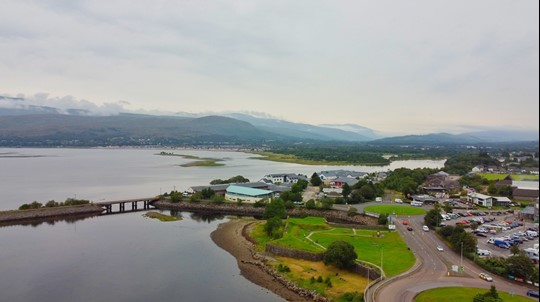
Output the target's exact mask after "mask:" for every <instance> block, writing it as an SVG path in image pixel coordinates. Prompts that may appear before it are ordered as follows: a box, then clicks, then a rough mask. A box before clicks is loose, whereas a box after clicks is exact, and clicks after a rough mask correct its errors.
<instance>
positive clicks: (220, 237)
mask: <svg viewBox="0 0 540 302" xmlns="http://www.w3.org/2000/svg"><path fill="white" fill-rule="evenodd" d="M250 223H251V222H249V221H246V220H240V219H235V220H230V221H228V222H225V223H222V224H220V225H219V226H218V227H217V229H216V230H215V231H213V232H212V233H211V234H210V238H211V239H212V241H213V242H214V243H215V244H216V245H217V246H219V247H220V248H222V249H223V250H225V251H227V252H228V253H229V254H231V255H232V256H233V257H234V258H235V259H236V262H237V264H238V268H239V269H240V274H241V275H242V276H244V277H245V278H246V279H247V280H249V281H251V282H253V283H254V284H256V285H258V286H261V287H263V288H266V289H268V290H270V291H272V292H273V293H275V294H277V295H278V296H280V297H282V298H283V299H285V300H287V301H298V302H309V301H314V299H313V297H307V296H305V295H303V294H301V293H298V292H296V291H295V290H293V289H290V288H289V287H287V286H285V285H284V284H282V283H281V282H280V281H279V280H278V279H277V278H276V277H274V276H272V275H271V274H270V273H268V272H267V271H265V270H263V268H262V266H265V264H264V263H263V261H261V260H260V259H259V258H258V257H257V256H255V254H254V253H255V252H254V246H253V244H252V243H251V242H249V241H248V240H247V239H246V238H245V237H244V236H243V235H242V231H243V229H244V227H246V226H247V225H249V224H250Z"/></svg>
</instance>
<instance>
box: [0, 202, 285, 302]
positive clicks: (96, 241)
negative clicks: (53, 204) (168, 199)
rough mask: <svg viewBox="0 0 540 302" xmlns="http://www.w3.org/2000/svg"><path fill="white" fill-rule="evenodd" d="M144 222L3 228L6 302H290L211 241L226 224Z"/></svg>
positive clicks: (0, 256) (0, 277)
mask: <svg viewBox="0 0 540 302" xmlns="http://www.w3.org/2000/svg"><path fill="white" fill-rule="evenodd" d="M165 213H167V212H165ZM142 214H143V213H141V212H135V213H127V214H121V215H110V216H100V217H95V218H89V219H88V218H87V219H85V220H82V221H81V220H79V221H76V222H74V223H66V222H57V223H55V224H54V225H49V224H46V223H45V224H40V225H39V226H36V227H32V226H11V227H2V228H0V243H1V246H0V300H1V301H10V302H18V301H21V302H23V301H24V302H26V301H66V302H73V301H96V302H98V301H99V302H102V301H126V302H127V301H129V302H132V301H144V302H146V301H246V302H248V301H263V302H266V301H283V299H281V298H280V297H278V296H276V295H275V294H273V293H271V292H268V291H267V290H265V289H263V288H260V287H258V286H256V285H255V284H253V283H251V282H249V281H248V280H246V279H245V278H244V277H242V276H241V275H240V271H239V269H238V267H237V264H236V260H235V259H234V258H233V257H232V256H231V255H229V254H228V253H227V252H225V251H224V250H222V249H220V248H218V247H217V246H215V245H214V243H213V242H212V241H211V240H210V239H209V234H210V233H211V232H212V231H213V230H214V229H215V228H216V227H217V225H218V224H219V223H221V222H224V221H225V220H224V219H220V220H216V221H212V222H204V221H201V222H197V221H196V220H194V219H192V218H191V217H190V215H191V214H189V213H183V214H182V216H183V217H184V219H183V220H182V221H177V222H160V221H158V220H154V219H149V218H144V217H143V216H142ZM167 214H168V213H167Z"/></svg>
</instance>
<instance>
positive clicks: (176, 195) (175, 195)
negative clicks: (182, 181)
mask: <svg viewBox="0 0 540 302" xmlns="http://www.w3.org/2000/svg"><path fill="white" fill-rule="evenodd" d="M170 197H171V202H180V201H182V193H180V192H176V191H172V192H171V195H170Z"/></svg>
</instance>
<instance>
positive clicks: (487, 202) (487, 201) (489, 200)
mask: <svg viewBox="0 0 540 302" xmlns="http://www.w3.org/2000/svg"><path fill="white" fill-rule="evenodd" d="M467 201H469V202H472V203H474V204H476V205H479V206H483V207H487V208H491V207H492V206H493V197H491V196H488V195H484V194H480V193H476V192H473V193H469V194H467Z"/></svg>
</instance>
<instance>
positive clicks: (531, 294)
mask: <svg viewBox="0 0 540 302" xmlns="http://www.w3.org/2000/svg"><path fill="white" fill-rule="evenodd" d="M527 296H529V297H535V298H538V297H540V295H539V294H538V291H537V290H532V289H529V290H528V291H527Z"/></svg>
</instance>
